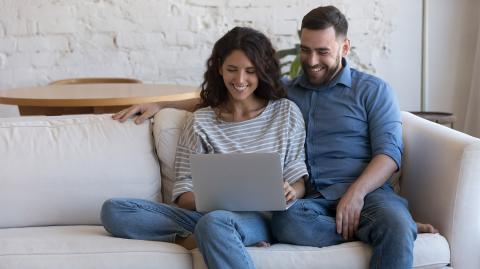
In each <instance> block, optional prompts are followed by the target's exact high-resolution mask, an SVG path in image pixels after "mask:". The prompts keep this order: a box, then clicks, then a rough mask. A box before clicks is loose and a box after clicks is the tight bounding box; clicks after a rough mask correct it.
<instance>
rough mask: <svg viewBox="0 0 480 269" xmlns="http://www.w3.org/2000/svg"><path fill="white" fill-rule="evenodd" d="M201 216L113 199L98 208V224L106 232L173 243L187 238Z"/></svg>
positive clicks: (190, 212)
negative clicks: (99, 223) (99, 218)
mask: <svg viewBox="0 0 480 269" xmlns="http://www.w3.org/2000/svg"><path fill="white" fill-rule="evenodd" d="M201 216H202V214H201V213H198V212H196V211H190V210H186V209H182V208H177V207H173V206H170V205H167V204H162V203H156V202H152V201H147V200H142V199H128V198H114V199H110V200H107V201H105V203H104V204H103V206H102V212H101V219H102V224H103V226H104V227H105V230H107V231H108V232H109V233H111V234H112V235H114V236H117V237H122V238H132V239H142V240H154V241H163V242H170V243H174V242H175V239H176V237H177V236H179V237H182V238H187V237H188V236H189V235H191V234H192V233H193V231H194V229H195V225H196V223H197V221H198V220H199V219H200V217H201Z"/></svg>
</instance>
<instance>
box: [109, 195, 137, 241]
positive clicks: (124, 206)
mask: <svg viewBox="0 0 480 269" xmlns="http://www.w3.org/2000/svg"><path fill="white" fill-rule="evenodd" d="M133 210H135V205H134V203H132V202H131V201H129V199H124V198H112V199H108V200H106V201H105V202H104V203H103V205H102V208H101V212H100V219H101V222H102V225H103V227H104V228H105V230H107V231H108V232H109V233H111V234H113V235H115V236H122V235H121V234H122V233H121V230H122V227H124V226H128V225H129V224H128V223H124V222H128V221H129V219H130V218H128V217H126V216H125V214H126V213H128V212H132V211H133Z"/></svg>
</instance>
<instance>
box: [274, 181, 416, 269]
mask: <svg viewBox="0 0 480 269" xmlns="http://www.w3.org/2000/svg"><path fill="white" fill-rule="evenodd" d="M338 201H339V200H327V199H324V198H322V197H320V198H315V199H301V200H299V201H297V202H296V203H295V204H294V205H293V206H292V207H290V208H289V209H288V210H287V211H281V212H280V211H279V212H275V213H274V214H273V217H272V220H271V224H272V233H273V235H274V236H275V237H276V238H277V239H278V240H279V241H280V242H282V243H290V244H295V245H305V246H315V247H324V246H330V245H335V244H339V243H343V242H345V241H344V239H343V237H341V236H340V235H339V234H337V233H336V223H335V213H336V206H337V203H338ZM416 237H417V226H416V224H415V222H414V221H413V219H412V217H411V215H410V213H409V211H408V208H407V201H406V200H405V199H403V198H401V197H400V196H398V195H396V194H395V193H394V192H393V191H392V190H391V188H388V187H387V188H385V187H382V188H378V189H377V190H375V191H373V192H371V193H370V194H368V195H367V196H366V197H365V200H364V206H363V209H362V211H361V214H360V222H359V227H358V230H357V232H356V239H358V240H360V241H363V242H365V243H367V244H369V245H371V246H372V247H373V254H372V257H371V260H370V268H371V269H374V268H389V269H396V268H398V269H405V268H412V264H413V242H414V241H415V239H416Z"/></svg>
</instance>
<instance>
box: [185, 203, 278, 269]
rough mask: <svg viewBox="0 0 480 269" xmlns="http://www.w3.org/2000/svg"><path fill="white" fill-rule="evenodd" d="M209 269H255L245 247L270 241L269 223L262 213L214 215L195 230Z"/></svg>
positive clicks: (220, 212)
mask: <svg viewBox="0 0 480 269" xmlns="http://www.w3.org/2000/svg"><path fill="white" fill-rule="evenodd" d="M195 238H196V240H197V244H198V248H199V249H200V251H201V253H202V255H203V258H204V260H205V263H206V264H207V266H208V268H210V269H215V268H221V269H228V268H233V269H236V268H245V269H248V268H255V266H254V265H253V261H252V259H251V257H250V255H249V254H248V252H247V250H246V248H245V246H253V245H256V244H257V243H258V242H261V241H264V242H268V241H270V232H269V223H268V220H267V219H266V218H265V217H264V216H263V215H262V214H261V213H259V212H230V211H225V210H217V211H212V212H210V213H208V214H206V215H204V216H203V217H202V218H201V219H200V220H199V221H198V223H197V226H196V228H195Z"/></svg>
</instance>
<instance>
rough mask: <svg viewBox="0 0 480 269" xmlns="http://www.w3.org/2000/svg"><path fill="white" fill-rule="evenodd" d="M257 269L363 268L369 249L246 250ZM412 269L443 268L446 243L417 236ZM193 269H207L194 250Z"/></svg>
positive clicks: (433, 236) (446, 260) (361, 245)
mask: <svg viewBox="0 0 480 269" xmlns="http://www.w3.org/2000/svg"><path fill="white" fill-rule="evenodd" d="M248 252H249V253H250V255H251V257H252V259H253V261H254V263H255V265H256V268H257V269H267V268H275V269H291V268H302V269H309V268H311V269H317V268H332V269H333V268H335V269H336V268H345V269H347V268H348V269H357V268H358V269H366V268H368V267H369V266H368V263H369V260H370V256H371V252H372V251H371V248H370V247H369V246H367V245H366V244H364V243H361V242H358V241H356V242H349V243H344V244H340V245H335V246H330V247H323V248H316V247H304V246H294V245H287V244H275V245H272V246H271V247H268V248H257V247H249V248H248ZM413 256H414V258H413V267H414V268H444V267H445V266H446V265H447V264H448V263H449V261H450V250H449V248H448V243H447V240H446V239H445V238H444V237H443V236H441V235H439V234H419V235H418V237H417V240H416V241H415V246H414V254H413ZM193 268H194V269H207V266H206V265H205V262H204V260H203V257H202V255H201V253H200V252H199V251H198V249H196V250H194V251H193Z"/></svg>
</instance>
